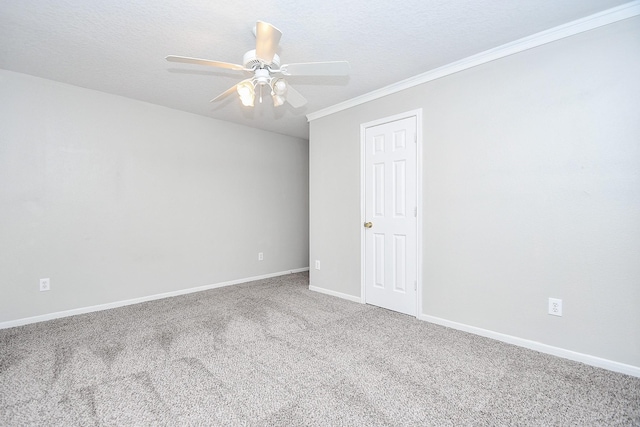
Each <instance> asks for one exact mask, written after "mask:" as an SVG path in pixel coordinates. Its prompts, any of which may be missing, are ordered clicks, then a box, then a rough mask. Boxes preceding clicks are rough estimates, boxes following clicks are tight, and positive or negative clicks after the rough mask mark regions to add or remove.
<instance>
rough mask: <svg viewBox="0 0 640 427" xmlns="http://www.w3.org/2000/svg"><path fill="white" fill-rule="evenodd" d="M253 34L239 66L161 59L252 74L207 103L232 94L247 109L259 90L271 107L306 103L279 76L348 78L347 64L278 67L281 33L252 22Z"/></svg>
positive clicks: (260, 98)
mask: <svg viewBox="0 0 640 427" xmlns="http://www.w3.org/2000/svg"><path fill="white" fill-rule="evenodd" d="M253 32H254V35H255V36H256V48H255V49H252V50H250V51H248V52H247V53H245V54H244V57H243V59H242V65H240V64H232V63H229V62H220V61H212V60H209V59H199V58H190V57H187V56H175V55H169V56H167V57H166V58H165V59H166V60H167V61H171V62H183V63H187V64H199V65H207V66H210V67H219V68H227V69H230V70H234V71H244V72H248V73H252V74H253V76H252V77H250V78H248V79H245V80H242V81H241V82H240V83H238V84H236V85H234V86H232V87H230V88H229V89H227V90H226V91H225V92H223V93H221V94H220V95H218V96H216V97H215V98H213V99H212V100H211V102H214V101H218V100H220V99H222V98H224V97H226V96H228V95H230V94H231V93H233V92H234V91H236V92H238V95H239V96H240V101H241V102H242V104H243V105H245V106H251V107H253V105H254V101H255V97H256V92H258V95H259V101H260V102H262V93H263V90H264V91H266V92H267V93H268V94H269V95H270V96H271V97H272V99H273V105H274V106H276V107H278V106H280V105H282V104H284V102H285V101H286V102H288V103H289V104H291V106H292V107H294V108H299V107H302V106H303V105H305V104H306V103H307V100H306V99H305V98H304V96H302V95H301V94H300V92H298V91H297V90H295V89H294V88H293V87H291V86H290V85H289V84H288V83H287V82H286V81H285V80H284V78H283V76H347V75H349V63H348V62H347V61H331V62H304V63H297V64H281V63H280V57H279V56H278V55H277V54H276V50H277V49H278V43H279V42H280V37H282V32H281V31H280V30H278V29H277V28H276V27H274V26H273V25H271V24H268V23H266V22H262V21H258V22H257V23H256V26H255V28H254V31H253Z"/></svg>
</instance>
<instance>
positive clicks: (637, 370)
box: [418, 314, 640, 378]
mask: <svg viewBox="0 0 640 427" xmlns="http://www.w3.org/2000/svg"><path fill="white" fill-rule="evenodd" d="M418 319H420V320H424V321H426V322H430V323H435V324H437V325H441V326H446V327H448V328H453V329H457V330H459V331H464V332H469V333H472V334H475V335H480V336H483V337H487V338H491V339H494V340H498V341H502V342H506V343H508V344H513V345H517V346H518V347H524V348H528V349H530V350H535V351H539V352H540V353H546V354H551V355H553V356H558V357H562V358H565V359H569V360H573V361H576V362H581V363H584V364H587V365H590V366H595V367H597V368H604V369H608V370H610V371H614V372H620V373H622V374H626V375H631V376H634V377H639V378H640V367H638V366H633V365H627V364H625V363H620V362H615V361H613V360H608V359H603V358H601V357H596V356H591V355H589V354H584V353H578V352H576V351H571V350H566V349H564V348H560V347H554V346H551V345H548V344H543V343H541V342H538V341H531V340H527V339H524V338H519V337H514V336H512V335H507V334H502V333H500V332H494V331H490V330H488V329H482V328H478V327H475V326H470V325H465V324H464V323H458V322H452V321H450V320H446V319H442V318H440V317H435V316H428V315H426V314H421V315H420V316H418Z"/></svg>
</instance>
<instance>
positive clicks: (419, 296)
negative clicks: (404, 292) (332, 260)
mask: <svg viewBox="0 0 640 427" xmlns="http://www.w3.org/2000/svg"><path fill="white" fill-rule="evenodd" d="M411 117H415V118H416V181H417V182H416V191H417V192H418V194H416V205H417V208H418V216H417V218H416V220H417V221H416V245H417V248H416V269H417V271H416V281H417V283H418V286H417V288H416V317H418V315H419V314H420V313H422V144H423V141H422V108H418V109H415V110H410V111H406V112H404V113H400V114H395V115H393V116H389V117H383V118H381V119H377V120H373V121H370V122H367V123H362V124H361V125H360V223H361V224H364V222H365V221H366V218H365V202H364V194H365V184H366V182H365V159H364V157H365V142H366V138H365V133H366V131H367V128H370V127H374V126H378V125H382V124H385V123H390V122H395V121H396V120H403V119H408V118H411ZM364 276H365V233H364V227H362V226H361V227H360V299H361V300H362V302H363V303H364V302H365V301H366V298H365V280H364Z"/></svg>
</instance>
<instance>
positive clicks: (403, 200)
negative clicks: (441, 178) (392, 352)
mask: <svg viewBox="0 0 640 427" xmlns="http://www.w3.org/2000/svg"><path fill="white" fill-rule="evenodd" d="M416 126H417V125H416V117H408V118H405V119H401V120H396V121H392V122H388V123H384V124H380V125H377V126H373V127H368V128H366V129H365V141H364V143H365V148H364V156H365V159H364V169H365V177H364V181H365V182H364V187H365V190H364V191H365V194H364V199H365V200H364V206H365V212H364V213H365V219H364V220H365V223H364V224H363V226H364V227H365V230H364V233H365V237H364V245H365V248H364V256H365V260H364V268H365V272H364V276H365V278H364V280H365V286H364V288H365V289H364V291H365V302H366V303H367V304H373V305H377V306H380V307H384V308H387V309H390V310H394V311H399V312H401V313H406V314H411V315H414V316H415V315H416V293H417V292H416V291H417V289H416V280H417V275H418V271H417V261H418V260H417V173H416V157H417V140H416V137H417V128H416Z"/></svg>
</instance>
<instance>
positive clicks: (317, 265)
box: [316, 259, 320, 270]
mask: <svg viewBox="0 0 640 427" xmlns="http://www.w3.org/2000/svg"><path fill="white" fill-rule="evenodd" d="M316 270H320V260H318V259H317V260H316Z"/></svg>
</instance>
